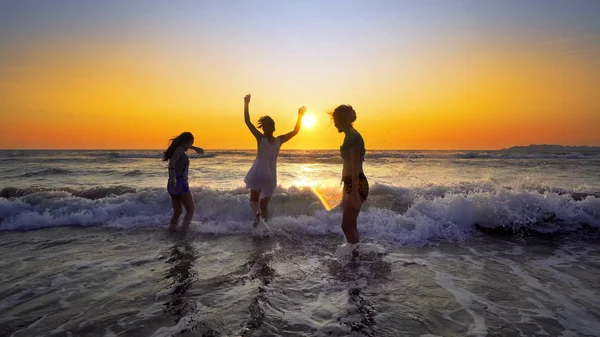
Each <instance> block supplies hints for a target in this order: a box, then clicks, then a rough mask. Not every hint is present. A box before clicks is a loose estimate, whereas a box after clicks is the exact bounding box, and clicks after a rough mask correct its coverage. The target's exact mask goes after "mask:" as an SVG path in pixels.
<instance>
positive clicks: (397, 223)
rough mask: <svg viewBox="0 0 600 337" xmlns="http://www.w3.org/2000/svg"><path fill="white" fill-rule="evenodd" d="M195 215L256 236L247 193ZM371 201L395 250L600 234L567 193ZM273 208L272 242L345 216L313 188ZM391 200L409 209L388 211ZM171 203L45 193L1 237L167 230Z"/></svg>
mask: <svg viewBox="0 0 600 337" xmlns="http://www.w3.org/2000/svg"><path fill="white" fill-rule="evenodd" d="M193 192H194V197H195V201H196V213H195V215H194V223H193V225H192V230H194V231H197V232H200V233H212V234H220V235H228V234H256V232H257V231H256V230H254V229H253V228H252V220H253V219H252V213H251V212H250V210H249V208H248V203H247V198H248V196H247V193H246V192H245V191H244V190H238V189H235V190H213V189H208V188H197V189H194V190H193ZM372 192H373V193H372V198H371V199H370V201H367V203H366V204H365V207H364V209H363V211H362V212H361V213H360V216H359V219H358V222H359V232H360V235H361V237H362V238H367V239H370V240H375V241H377V242H381V243H387V244H396V245H428V244H432V243H436V242H439V241H453V242H460V241H462V240H464V239H466V238H469V237H470V235H471V233H472V232H473V230H474V229H475V224H479V225H480V226H482V227H488V228H509V229H522V228H528V229H533V230H536V231H540V232H547V233H553V232H569V231H574V230H577V229H579V228H581V227H582V225H583V224H587V225H588V226H591V227H595V228H600V198H596V197H594V196H588V197H586V198H583V199H581V200H575V199H573V198H572V197H571V196H570V195H568V194H558V193H554V192H543V193H540V192H538V191H530V190H523V189H515V190H509V189H504V188H498V187H494V186H493V185H490V184H489V182H486V183H482V184H479V185H476V186H470V185H468V186H467V185H460V186H458V187H457V186H455V187H453V188H442V187H439V186H438V187H418V188H417V187H415V188H410V189H409V188H405V187H404V188H398V187H392V186H386V185H380V184H374V186H373V189H372ZM283 193H284V194H285V196H281V197H280V199H278V196H277V195H275V196H274V197H273V199H272V202H271V206H270V207H271V211H272V213H273V218H272V219H271V220H270V221H269V222H268V228H269V232H270V233H271V234H273V235H285V236H290V235H295V234H305V235H306V234H307V235H327V234H332V233H333V234H338V235H342V231H341V229H340V224H341V213H340V212H339V210H335V211H325V210H324V209H323V207H322V206H320V203H319V199H318V198H317V197H316V196H314V195H313V194H312V192H311V191H310V189H300V188H297V187H294V188H289V189H283ZM385 200H393V201H394V202H395V203H396V204H403V205H406V206H405V208H406V211H398V210H396V209H393V208H394V207H392V208H389V207H388V206H386V205H388V204H389V203H386V201H385ZM170 215H171V203H170V200H169V197H168V195H167V194H166V193H165V192H164V191H163V190H162V189H143V190H140V191H137V192H136V193H128V194H123V195H119V196H112V197H106V198H100V199H96V200H90V199H85V198H81V197H75V196H73V195H71V194H70V193H68V192H66V191H43V192H38V193H31V194H29V195H26V196H23V197H20V198H13V199H3V198H0V230H31V229H38V228H46V227H56V226H66V225H82V226H107V227H112V228H122V229H132V228H149V229H163V228H164V227H165V226H166V224H167V223H168V221H169V219H170Z"/></svg>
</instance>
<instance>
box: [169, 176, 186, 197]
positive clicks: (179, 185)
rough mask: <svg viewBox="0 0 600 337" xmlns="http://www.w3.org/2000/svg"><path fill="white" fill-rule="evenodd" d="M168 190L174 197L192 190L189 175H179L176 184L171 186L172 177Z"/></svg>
mask: <svg viewBox="0 0 600 337" xmlns="http://www.w3.org/2000/svg"><path fill="white" fill-rule="evenodd" d="M167 192H169V194H170V195H172V196H174V197H178V196H181V195H183V194H186V193H189V192H190V185H189V184H188V180H187V177H178V178H177V182H176V183H175V186H174V187H173V186H171V178H169V182H167Z"/></svg>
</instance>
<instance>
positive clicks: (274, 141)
mask: <svg viewBox="0 0 600 337" xmlns="http://www.w3.org/2000/svg"><path fill="white" fill-rule="evenodd" d="M249 105H250V94H248V95H246V97H244V120H245V122H246V125H247V126H248V129H250V132H252V134H253V135H254V138H256V142H257V148H258V149H257V153H256V159H255V160H254V163H253V164H252V167H251V168H250V170H249V171H248V173H247V174H246V177H245V178H244V182H245V183H246V188H249V189H250V207H251V208H252V211H253V212H254V215H255V218H254V226H256V225H257V224H258V222H259V221H260V219H261V217H264V218H265V220H266V219H268V218H269V212H268V205H269V200H270V199H271V196H272V195H273V192H274V191H275V187H277V156H278V155H279V149H280V147H281V144H283V143H285V142H287V141H288V140H290V139H292V138H293V137H294V136H295V135H297V134H298V131H300V125H301V123H302V116H304V113H305V112H306V108H305V107H301V108H300V109H298V121H297V122H296V126H295V127H294V130H293V131H292V132H289V133H286V134H285V135H281V136H279V137H274V136H273V132H275V121H273V119H272V118H271V117H269V116H262V117H260V118H259V119H258V127H259V128H261V129H262V130H263V133H261V132H260V131H258V129H256V127H255V126H254V125H253V124H252V122H251V121H250V111H249ZM261 194H262V199H260V196H261ZM259 199H260V204H259Z"/></svg>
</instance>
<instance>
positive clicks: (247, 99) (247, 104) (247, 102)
mask: <svg viewBox="0 0 600 337" xmlns="http://www.w3.org/2000/svg"><path fill="white" fill-rule="evenodd" d="M244 121H245V122H246V126H247V127H248V129H250V132H252V134H253V135H254V138H256V140H260V138H261V137H262V133H260V131H258V129H257V128H256V127H255V126H254V124H252V122H251V121H250V94H248V95H246V96H245V97H244Z"/></svg>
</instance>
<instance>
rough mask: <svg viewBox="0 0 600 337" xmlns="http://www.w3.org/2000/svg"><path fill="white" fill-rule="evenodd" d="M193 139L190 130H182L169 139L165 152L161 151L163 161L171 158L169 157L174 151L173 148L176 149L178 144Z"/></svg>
mask: <svg viewBox="0 0 600 337" xmlns="http://www.w3.org/2000/svg"><path fill="white" fill-rule="evenodd" d="M193 139H194V135H192V133H191V132H184V133H182V134H180V135H179V136H177V137H175V138H171V139H170V140H169V141H170V142H171V144H169V147H168V148H167V150H166V151H165V152H163V161H167V160H169V159H171V157H173V153H174V152H175V149H177V148H178V147H179V146H181V145H183V144H185V143H187V142H189V141H190V140H193Z"/></svg>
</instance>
